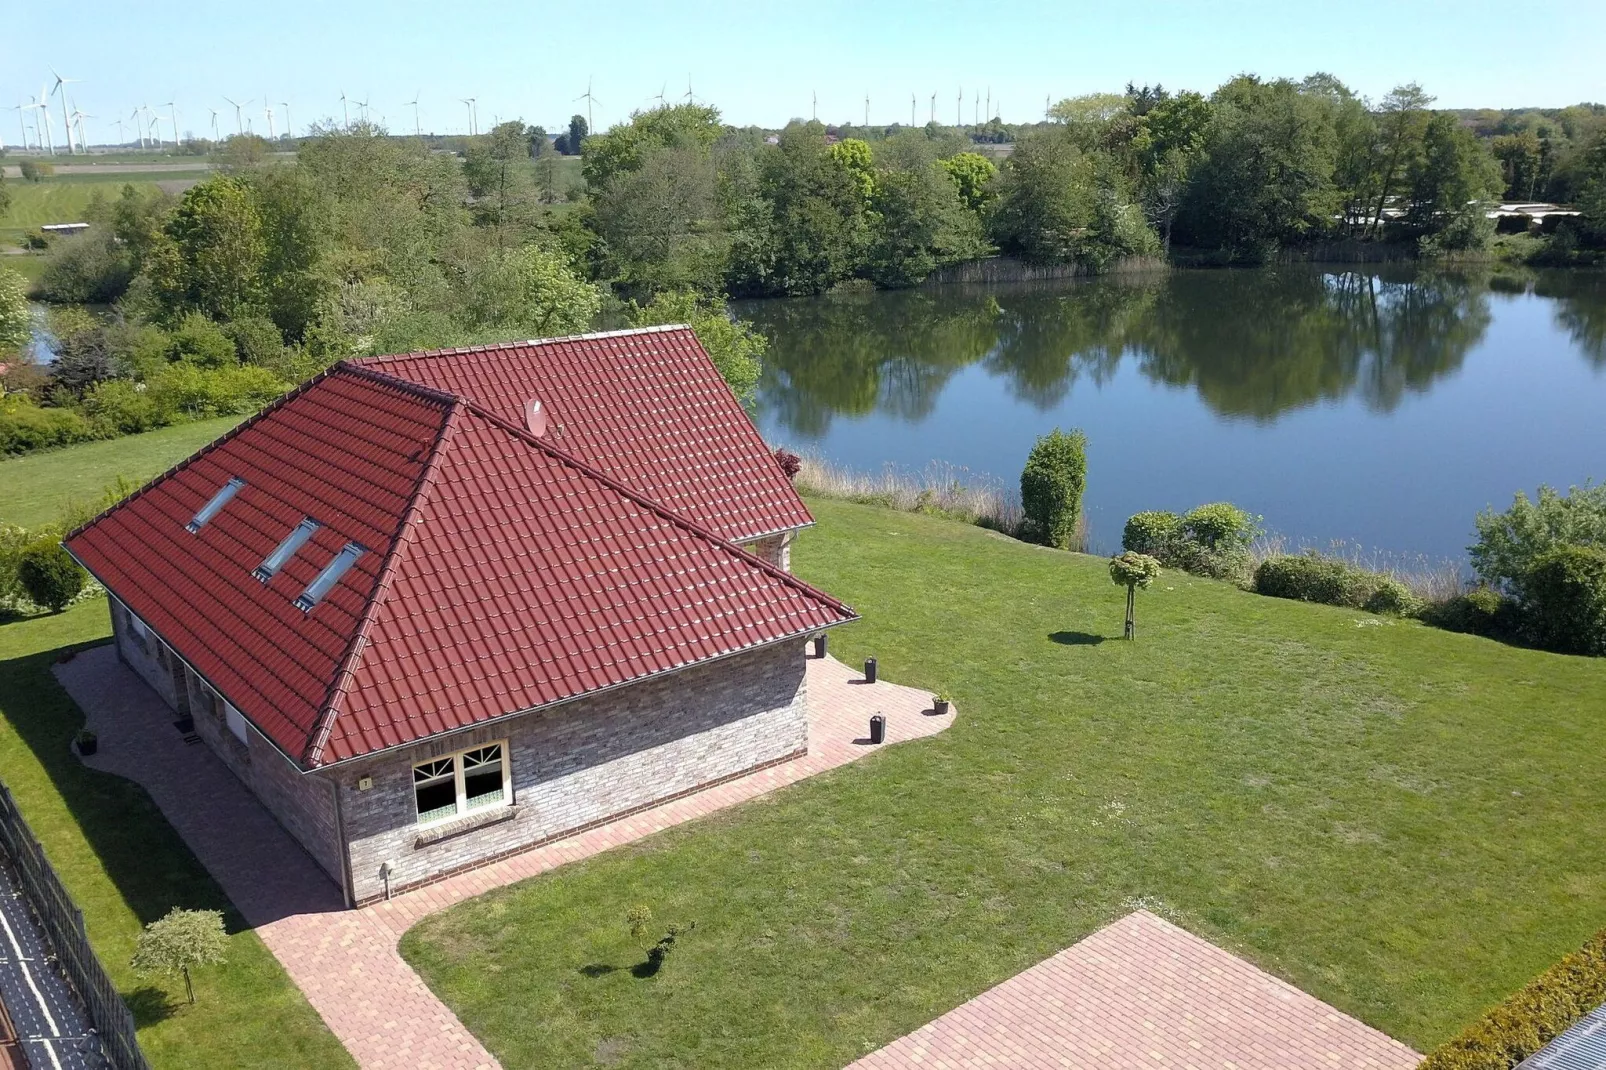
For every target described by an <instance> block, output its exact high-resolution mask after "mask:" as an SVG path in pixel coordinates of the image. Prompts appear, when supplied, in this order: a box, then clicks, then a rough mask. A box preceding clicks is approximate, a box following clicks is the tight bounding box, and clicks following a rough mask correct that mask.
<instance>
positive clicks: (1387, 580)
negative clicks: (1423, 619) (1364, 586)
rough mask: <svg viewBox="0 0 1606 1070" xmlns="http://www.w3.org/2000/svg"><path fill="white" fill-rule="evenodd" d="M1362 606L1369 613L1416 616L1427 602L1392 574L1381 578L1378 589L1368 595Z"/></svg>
mask: <svg viewBox="0 0 1606 1070" xmlns="http://www.w3.org/2000/svg"><path fill="white" fill-rule="evenodd" d="M1361 608H1363V609H1365V610H1366V611H1367V612H1368V613H1380V614H1386V615H1388V616H1392V617H1415V616H1417V615H1419V614H1420V613H1421V612H1422V610H1423V609H1425V608H1426V603H1425V602H1423V601H1422V599H1420V598H1418V597H1417V596H1416V595H1415V594H1413V593H1411V589H1410V588H1409V587H1407V586H1406V585H1405V584H1403V583H1401V582H1400V581H1399V580H1397V579H1395V578H1394V577H1392V576H1383V577H1381V578H1379V580H1378V584H1377V589H1376V590H1375V591H1373V592H1372V593H1371V594H1370V595H1368V596H1367V599H1366V604H1365V605H1364V606H1362V607H1361Z"/></svg>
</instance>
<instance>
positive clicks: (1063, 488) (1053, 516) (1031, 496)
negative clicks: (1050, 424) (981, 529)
mask: <svg viewBox="0 0 1606 1070" xmlns="http://www.w3.org/2000/svg"><path fill="white" fill-rule="evenodd" d="M1086 486H1087V436H1086V435H1084V434H1083V433H1082V432H1081V431H1079V430H1075V429H1073V430H1072V431H1071V432H1070V433H1069V434H1067V433H1065V432H1063V431H1061V430H1060V429H1059V428H1055V429H1054V430H1053V431H1051V432H1050V433H1048V434H1046V435H1044V436H1043V437H1041V438H1039V439H1038V440H1037V443H1036V445H1034V446H1033V447H1032V452H1031V455H1030V456H1029V457H1028V458H1027V459H1026V468H1025V470H1024V471H1023V472H1021V474H1020V500H1021V509H1022V511H1023V512H1024V513H1025V523H1026V533H1027V535H1028V537H1029V538H1031V539H1033V540H1035V541H1037V542H1040V543H1043V544H1044V545H1046V546H1056V547H1058V548H1059V549H1061V550H1075V549H1080V547H1078V546H1077V545H1076V543H1077V537H1076V532H1077V520H1078V519H1079V518H1080V516H1081V513H1082V491H1083V490H1084V489H1085V488H1086Z"/></svg>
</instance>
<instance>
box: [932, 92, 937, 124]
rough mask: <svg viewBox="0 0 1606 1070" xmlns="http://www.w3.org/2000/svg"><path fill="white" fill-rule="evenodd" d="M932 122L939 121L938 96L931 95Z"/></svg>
mask: <svg viewBox="0 0 1606 1070" xmlns="http://www.w3.org/2000/svg"><path fill="white" fill-rule="evenodd" d="M931 121H932V122H936V121H937V94H935V93H933V94H931Z"/></svg>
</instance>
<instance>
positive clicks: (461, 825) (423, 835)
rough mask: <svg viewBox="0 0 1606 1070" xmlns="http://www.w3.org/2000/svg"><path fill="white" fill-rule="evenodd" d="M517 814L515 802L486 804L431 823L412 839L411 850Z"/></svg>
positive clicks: (494, 823)
mask: <svg viewBox="0 0 1606 1070" xmlns="http://www.w3.org/2000/svg"><path fill="white" fill-rule="evenodd" d="M518 816H519V808H518V806H517V805H516V804H515V805H511V806H488V807H486V808H485V809H484V810H480V811H478V812H476V813H472V814H469V815H467V816H466V817H459V818H454V819H452V820H451V821H447V822H445V823H443V824H440V825H432V826H430V827H429V828H427V829H423V830H421V831H420V832H419V833H418V836H417V838H416V839H414V840H413V850H415V851H417V850H421V849H423V848H425V847H429V846H431V845H433V844H437V843H440V842H441V841H442V840H449V839H452V838H453V837H454V836H461V835H463V833H465V832H473V831H474V830H475V829H482V828H485V827H486V826H488V825H500V824H501V823H502V822H504V821H512V820H513V819H514V818H515V817H518Z"/></svg>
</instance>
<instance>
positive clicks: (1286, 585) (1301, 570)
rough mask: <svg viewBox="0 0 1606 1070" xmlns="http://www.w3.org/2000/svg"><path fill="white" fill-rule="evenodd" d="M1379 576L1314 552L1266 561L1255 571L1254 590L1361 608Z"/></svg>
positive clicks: (1278, 596)
mask: <svg viewBox="0 0 1606 1070" xmlns="http://www.w3.org/2000/svg"><path fill="white" fill-rule="evenodd" d="M1380 579H1381V578H1380V577H1378V576H1376V575H1374V574H1372V573H1370V572H1363V571H1362V570H1360V569H1357V568H1353V567H1351V566H1350V565H1348V564H1345V563H1344V562H1343V561H1338V560H1335V559H1333V558H1330V557H1322V556H1321V555H1320V554H1317V553H1315V552H1309V553H1303V554H1296V555H1290V556H1287V557H1272V558H1267V559H1266V560H1265V561H1262V562H1261V563H1260V567H1258V568H1256V569H1255V590H1256V591H1257V592H1258V593H1260V594H1264V595H1270V596H1271V597H1273V598H1292V599H1294V600H1295V601H1298V602H1320V603H1322V604H1323V605H1329V606H1348V607H1349V608H1351V609H1362V608H1364V607H1365V606H1366V603H1367V601H1368V600H1369V599H1370V598H1371V597H1372V595H1373V594H1374V593H1375V592H1376V591H1377V589H1378V587H1379V586H1380Z"/></svg>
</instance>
